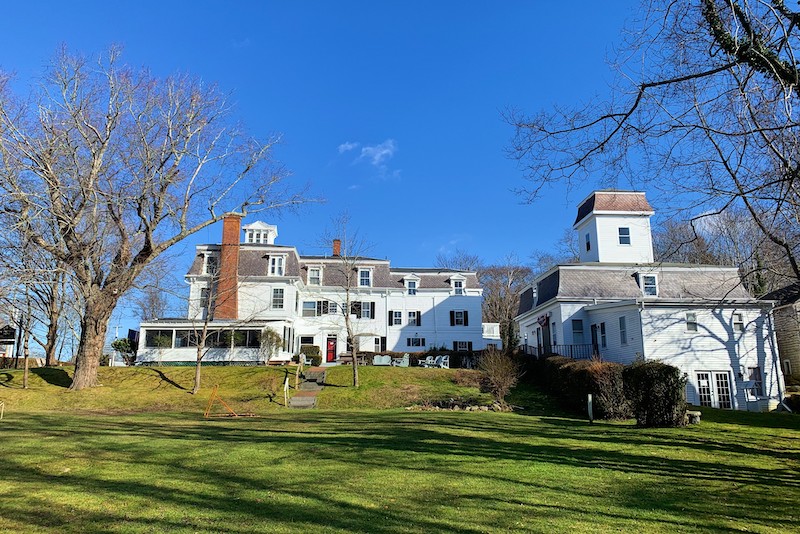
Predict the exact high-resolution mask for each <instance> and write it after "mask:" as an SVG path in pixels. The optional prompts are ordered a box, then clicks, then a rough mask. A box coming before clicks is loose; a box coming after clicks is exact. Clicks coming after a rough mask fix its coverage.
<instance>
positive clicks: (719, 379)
mask: <svg viewBox="0 0 800 534" xmlns="http://www.w3.org/2000/svg"><path fill="white" fill-rule="evenodd" d="M697 395H698V397H699V400H700V406H710V407H711V408H723V409H725V410H730V409H731V408H733V404H732V402H731V377H730V373H729V372H728V371H700V372H698V373H697Z"/></svg>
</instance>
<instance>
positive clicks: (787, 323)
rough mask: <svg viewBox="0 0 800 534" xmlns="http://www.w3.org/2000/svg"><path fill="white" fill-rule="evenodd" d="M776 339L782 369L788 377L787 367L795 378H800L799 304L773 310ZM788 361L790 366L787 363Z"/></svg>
mask: <svg viewBox="0 0 800 534" xmlns="http://www.w3.org/2000/svg"><path fill="white" fill-rule="evenodd" d="M772 315H773V317H774V319H775V337H776V338H777V340H778V353H779V354H780V355H781V369H782V370H783V371H784V375H786V374H787V373H786V371H787V369H786V368H787V367H789V369H790V370H791V374H792V375H794V376H800V316H798V304H789V305H786V306H781V307H780V308H776V309H775V310H773V312H772ZM787 360H788V365H787V363H786V361H787Z"/></svg>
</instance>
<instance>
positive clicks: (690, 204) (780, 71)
mask: <svg viewBox="0 0 800 534" xmlns="http://www.w3.org/2000/svg"><path fill="white" fill-rule="evenodd" d="M799 23H800V12H796V11H792V10H790V9H789V8H788V7H786V5H785V3H784V1H783V0H761V1H747V0H687V1H684V2H656V1H649V2H645V4H644V8H643V13H642V18H641V21H640V23H639V25H638V26H637V27H635V28H632V31H630V32H628V34H629V35H630V36H631V38H630V39H631V40H630V41H629V42H627V43H625V45H624V46H623V48H622V53H621V54H620V56H619V58H618V61H617V63H616V67H617V69H618V72H619V79H618V83H617V85H616V86H615V88H614V91H613V96H611V97H610V98H609V99H608V101H606V102H590V103H588V104H586V105H585V106H581V107H577V108H575V109H568V110H562V109H556V110H553V111H549V112H548V111H545V112H541V113H539V114H537V115H534V116H526V115H524V114H522V113H520V112H516V111H511V112H509V113H508V114H507V115H506V118H507V120H508V121H509V122H510V123H511V124H512V125H513V126H514V127H515V129H516V136H515V137H514V140H513V142H512V145H511V147H510V155H511V156H512V157H514V158H516V159H518V160H519V161H520V162H521V163H522V165H523V166H524V168H525V169H526V175H527V176H526V177H527V178H528V179H529V180H530V181H529V186H528V187H526V188H524V189H523V191H524V193H526V194H527V195H528V200H530V201H533V200H534V199H535V198H536V197H538V196H539V195H540V194H541V192H542V191H543V189H544V188H545V187H546V186H547V185H548V184H552V183H554V182H566V183H567V184H568V185H575V184H576V183H579V182H584V181H587V180H589V179H593V178H594V177H595V176H598V175H600V176H601V177H602V179H601V182H602V183H604V184H606V185H611V186H616V185H619V184H620V183H623V184H633V185H635V186H637V187H645V186H646V187H648V188H649V190H650V191H653V192H654V193H655V192H656V191H657V192H658V193H659V196H660V197H661V198H660V201H659V204H660V205H663V206H664V207H671V208H673V209H675V210H676V211H677V210H679V209H680V210H683V211H684V212H685V215H684V216H682V218H683V219H689V218H694V217H697V216H700V215H704V216H709V215H717V214H722V213H725V212H727V211H729V210H731V209H734V208H738V209H742V210H745V211H746V212H747V213H748V215H749V217H750V219H751V220H752V222H753V224H754V226H755V228H756V229H757V231H758V233H759V234H760V235H761V237H762V238H763V239H765V240H768V241H769V242H771V243H772V244H773V245H774V246H775V247H776V248H777V249H779V250H780V251H781V256H782V257H781V261H782V262H783V263H784V264H785V265H786V266H787V270H788V271H789V272H790V273H791V274H792V276H793V277H794V278H795V279H797V278H800V260H798V254H800V232H798V224H797V221H798V218H799V217H800V193H798V188H797V180H798V177H800V121H799V120H798V119H799V117H798V109H800V106H799V105H798V104H800V83H798V82H800V70H799V69H798V62H797V60H796V51H797V47H798V44H800V24H799Z"/></svg>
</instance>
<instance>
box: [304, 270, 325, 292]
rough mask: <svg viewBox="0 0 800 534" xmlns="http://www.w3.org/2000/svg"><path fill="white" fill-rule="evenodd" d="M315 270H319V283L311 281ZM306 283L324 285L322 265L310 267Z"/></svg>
mask: <svg viewBox="0 0 800 534" xmlns="http://www.w3.org/2000/svg"><path fill="white" fill-rule="evenodd" d="M313 270H317V271H319V280H318V281H317V283H313V282H312V281H311V271H313ZM306 285H309V286H317V287H319V286H321V285H322V265H311V266H309V267H308V273H306Z"/></svg>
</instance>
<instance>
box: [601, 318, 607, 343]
mask: <svg viewBox="0 0 800 534" xmlns="http://www.w3.org/2000/svg"><path fill="white" fill-rule="evenodd" d="M600 348H601V349H607V348H608V339H607V336H606V323H605V321H604V322H602V323H600Z"/></svg>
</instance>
